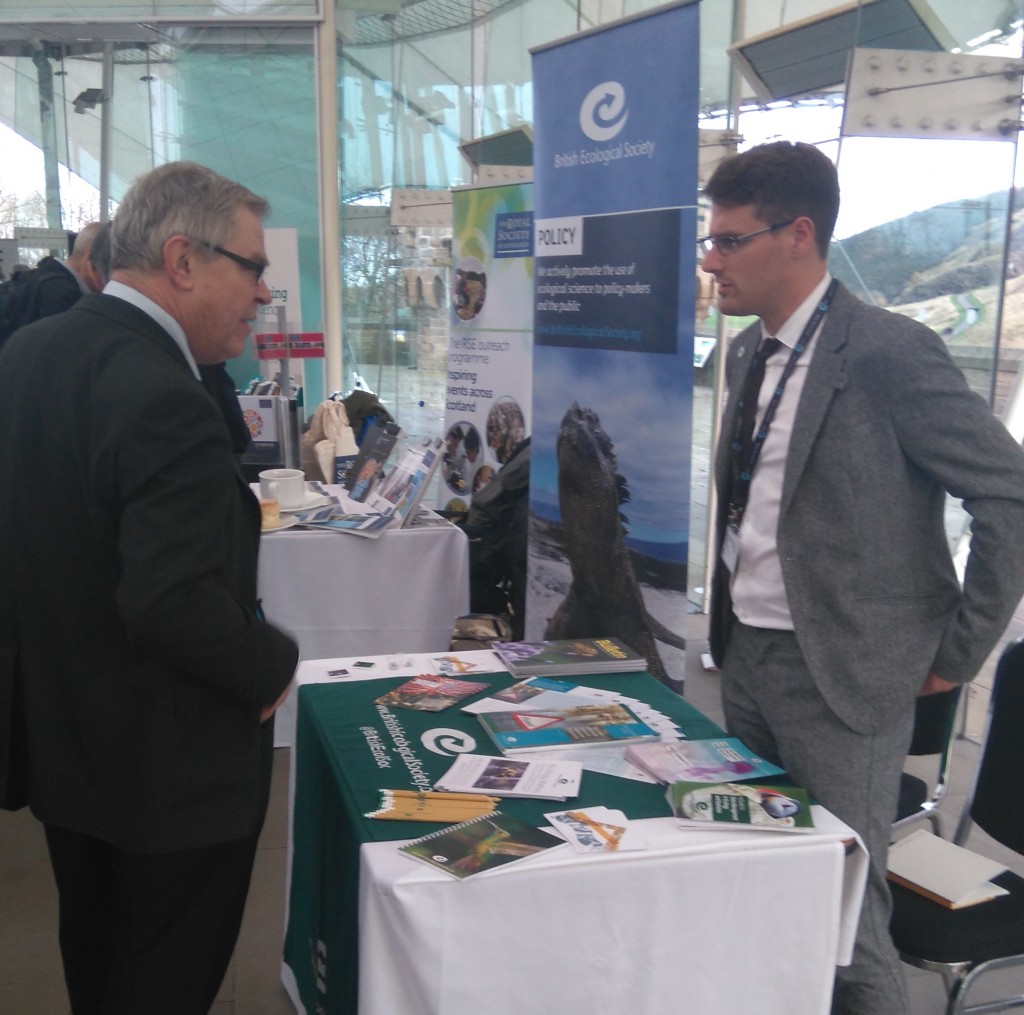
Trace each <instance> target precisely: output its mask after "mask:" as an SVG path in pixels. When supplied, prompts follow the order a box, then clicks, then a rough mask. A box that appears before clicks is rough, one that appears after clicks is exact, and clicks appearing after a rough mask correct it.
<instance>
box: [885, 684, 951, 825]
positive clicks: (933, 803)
mask: <svg viewBox="0 0 1024 1015" xmlns="http://www.w3.org/2000/svg"><path fill="white" fill-rule="evenodd" d="M960 690H961V688H960V687H959V686H957V687H954V688H953V690H951V691H945V692H943V693H942V694H925V695H922V696H921V697H919V698H918V699H917V703H916V705H915V711H914V736H913V739H912V740H911V742H910V750H909V752H908V753H909V754H910V755H912V756H914V757H922V756H924V755H931V754H934V755H938V771H937V772H936V775H935V779H934V781H933V782H931V783H930V784H929V782H927V781H926V780H924V779H922V778H920V777H919V776H917V775H913V774H912V773H910V772H904V773H903V774H902V776H901V777H900V797H899V804H898V806H897V809H896V820H895V822H893V828H894V829H898V828H902V827H904V826H905V825H909V824H912V823H913V822H915V821H919V820H920V819H921V818H927V820H928V821H929V822H930V823H931V826H932V831H933V832H935V834H936V835H941V834H942V823H941V818H940V817H939V811H938V806H939V804H940V803H941V802H942V798H943V797H944V796H945V795H946V789H947V787H948V785H949V765H950V760H951V759H952V756H953V735H954V734H953V731H954V728H955V726H956V716H957V706H958V704H959V702H960Z"/></svg>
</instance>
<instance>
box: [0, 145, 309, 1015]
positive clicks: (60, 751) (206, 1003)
mask: <svg viewBox="0 0 1024 1015" xmlns="http://www.w3.org/2000/svg"><path fill="white" fill-rule="evenodd" d="M266 212H267V204H266V202H265V201H264V200H263V199H262V198H260V197H258V196H257V195H255V194H253V193H252V192H251V191H249V190H247V189H246V188H244V187H242V186H240V185H239V184H237V183H234V182H232V181H230V180H227V179H225V178H224V177H222V176H220V175H218V174H216V173H214V172H212V171H210V170H209V169H206V168H204V167H202V166H199V165H196V164H194V163H187V162H183V163H171V164H169V165H165V166H162V167H160V168H158V169H155V170H153V171H152V172H150V173H148V174H146V175H145V176H142V177H140V178H139V179H138V180H136V181H135V183H134V184H133V185H132V186H131V187H130V188H129V190H128V192H127V193H126V194H125V196H124V198H123V201H122V203H121V206H120V208H119V210H118V214H117V221H116V226H115V228H114V232H113V237H112V257H111V277H110V281H109V282H108V283H107V284H106V286H105V290H104V292H103V293H100V294H88V295H85V296H83V297H82V298H81V299H80V300H79V301H78V302H77V303H76V304H75V305H74V306H73V307H72V308H71V309H70V310H68V311H67V312H66V313H63V314H60V315H56V316H53V317H48V318H45V319H43V320H40V321H37V322H36V323H34V324H31V325H29V326H27V327H25V328H22V329H21V330H20V331H19V332H17V333H16V334H15V335H14V336H13V337H12V338H11V339H10V340H9V342H8V344H7V346H6V347H5V349H4V350H3V352H2V353H0V426H2V427H3V432H4V433H5V434H6V435H7V439H6V440H4V441H3V442H2V443H0V470H3V471H4V472H5V473H6V474H7V475H11V476H18V477H19V478H18V482H17V483H12V484H11V486H10V489H9V491H8V492H7V493H6V494H5V496H4V497H3V498H0V528H2V530H3V531H2V532H0V804H2V805H3V806H5V807H7V808H17V807H19V806H23V805H25V804H27V805H28V806H29V807H30V808H31V810H32V812H33V814H34V815H35V816H36V817H37V818H38V819H39V820H40V821H41V822H42V823H43V825H44V829H45V834H46V841H47V846H48V850H49V856H50V860H51V864H52V867H53V871H54V876H55V880H56V884H57V889H58V893H59V903H60V911H59V920H60V926H59V938H60V946H61V954H62V958H63V962H64V974H65V981H66V984H67V989H68V994H69V997H70V1000H71V1009H72V1012H73V1013H74V1015H137V1013H139V1012H146V1013H147V1015H207V1013H208V1011H209V1008H210V1006H211V1004H212V1003H213V1001H214V998H215V996H216V993H217V990H218V988H219V986H220V983H221V980H222V979H223V976H224V972H225V970H226V968H227V966H228V963H229V960H230V958H231V954H232V951H233V948H234V944H235V940H236V938H237V934H238V929H239V925H240V922H241V917H242V912H243V908H244V905H245V900H246V895H247V892H248V887H249V881H250V876H251V871H252V864H253V859H254V856H255V850H256V844H257V838H258V836H259V833H260V828H261V826H262V822H263V818H264V814H265V810H266V806H267V800H268V794H269V785H270V772H271V761H272V746H273V740H272V732H273V731H272V723H271V722H270V719H271V717H272V716H273V714H274V711H275V710H276V708H277V706H278V705H279V704H280V702H281V701H282V700H283V699H284V696H285V695H286V694H287V692H288V689H289V686H290V682H291V678H292V673H293V671H294V668H295V664H296V661H297V658H298V652H297V648H296V645H295V643H294V642H293V641H292V640H291V638H289V637H288V636H286V635H285V634H284V633H282V632H281V631H279V630H278V629H277V628H275V627H274V626H273V625H272V624H271V623H269V622H268V621H267V619H266V618H265V617H264V616H263V613H262V611H261V609H260V605H259V601H258V600H257V595H256V588H257V582H256V565H257V551H258V546H259V539H260V511H259V507H258V504H257V501H256V498H255V497H254V496H253V495H252V493H251V492H250V490H249V488H248V486H247V485H246V484H245V482H244V481H243V479H242V477H241V475H240V473H239V471H238V468H237V465H236V461H235V458H234V455H233V453H232V448H231V444H230V440H229V436H228V433H227V430H226V429H225V426H224V422H223V418H222V416H221V414H220V412H219V411H218V408H217V406H216V405H215V404H214V402H213V401H212V400H211V399H210V397H209V395H208V394H207V393H206V391H204V389H203V386H202V384H201V383H200V381H199V366H200V365H201V364H209V363H221V362H223V361H224V360H226V359H229V358H231V357H233V356H237V355H238V354H239V353H240V352H241V351H242V350H243V348H244V346H245V341H246V337H247V335H248V333H249V330H250V328H251V325H252V322H253V320H254V319H255V318H256V313H257V308H258V307H259V305H260V304H265V303H267V302H269V300H270V293H269V291H268V290H267V287H266V285H265V283H264V282H263V281H262V274H263V269H264V267H265V265H266V250H265V247H264V239H263V226H262V219H263V218H264V216H265V215H266ZM40 391H46V392H47V394H48V397H47V398H45V399H40V398H39V397H38V393H39V392H40ZM54 404H56V405H60V406H62V407H65V409H66V411H61V412H59V413H54V412H53V410H52V406H53V405H54Z"/></svg>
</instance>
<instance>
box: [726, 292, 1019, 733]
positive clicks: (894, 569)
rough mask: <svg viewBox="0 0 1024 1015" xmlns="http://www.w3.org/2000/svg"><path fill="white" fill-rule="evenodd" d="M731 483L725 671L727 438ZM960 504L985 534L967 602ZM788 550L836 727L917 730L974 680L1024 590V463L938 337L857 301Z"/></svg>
mask: <svg viewBox="0 0 1024 1015" xmlns="http://www.w3.org/2000/svg"><path fill="white" fill-rule="evenodd" d="M759 337H760V325H754V326H753V327H751V328H748V329H747V330H745V331H744V332H743V333H742V334H741V335H739V336H738V337H737V338H736V340H735V341H734V342H733V344H732V346H731V347H730V349H729V354H728V359H727V366H726V372H727V382H728V384H729V388H730V390H731V392H732V396H731V397H730V399H729V402H728V404H727V406H726V409H725V415H724V418H723V424H722V433H725V434H728V433H731V432H732V429H733V426H734V423H735V414H736V397H735V396H736V393H737V392H738V390H739V388H740V387H741V386H742V383H743V377H744V375H745V372H746V369H747V364H748V363H749V361H750V356H751V354H752V352H753V350H754V348H755V347H756V345H757V342H758V339H759ZM715 478H716V484H717V487H718V492H719V509H718V517H717V545H716V562H717V563H716V569H715V580H714V584H713V589H712V617H711V649H712V654H713V656H714V658H715V659H716V661H718V662H719V663H721V661H722V658H723V655H724V651H725V647H726V644H727V641H728V636H729V627H730V625H731V623H732V619H733V618H732V604H731V600H730V596H729V575H728V571H727V570H726V569H725V567H724V566H723V565H722V563H721V555H720V550H721V544H722V537H723V534H724V531H725V522H726V513H727V508H728V501H729V483H730V461H729V447H728V441H723V442H722V443H721V445H720V446H719V449H718V455H717V459H716V463H715ZM946 491H948V492H949V493H950V494H952V495H953V496H955V497H958V498H961V499H962V500H963V502H964V507H965V508H966V510H967V511H968V512H969V513H970V515H971V516H972V520H973V525H972V540H971V554H970V559H969V562H968V565H967V570H966V575H965V580H964V585H963V588H962V589H961V588H960V585H959V583H958V581H957V578H956V574H955V571H954V567H953V563H952V559H951V555H950V551H949V546H948V542H947V538H946V535H945V529H944V522H943V513H944V503H945V492H946ZM778 546H779V555H780V557H781V563H782V573H783V579H784V581H785V585H786V594H787V597H788V600H789V606H790V610H791V613H792V616H793V626H794V631H795V634H796V637H797V640H798V642H799V645H800V648H801V650H802V652H803V655H804V657H805V659H806V662H807V665H808V667H809V669H810V672H811V674H812V675H813V677H814V680H815V682H816V683H817V685H818V687H819V689H820V690H821V692H822V694H823V695H824V697H825V699H826V701H827V702H828V704H829V706H830V707H831V708H832V709H833V710H834V711H835V713H836V715H838V716H839V718H840V719H842V720H843V721H844V722H845V723H847V724H848V725H849V726H851V727H852V728H853V729H857V730H861V731H864V732H867V731H870V730H876V729H880V728H882V727H884V726H885V725H886V724H887V723H888V722H889V721H894V720H896V719H897V718H898V717H901V716H905V715H906V710H907V709H908V708H910V707H911V705H912V703H913V698H914V696H915V694H916V692H917V691H918V689H919V688H920V687H921V684H922V683H923V682H924V679H925V677H926V676H927V675H928V673H929V672H935V673H937V674H939V675H940V676H942V677H945V678H947V679H949V680H956V681H966V680H970V679H972V678H973V677H974V676H975V674H976V673H977V672H978V670H979V669H980V667H981V665H982V663H983V662H984V661H985V659H986V657H987V656H988V654H989V653H990V652H991V650H992V649H993V647H994V646H995V644H996V642H997V641H998V639H999V637H1000V636H1001V635H1002V633H1003V631H1004V629H1005V627H1006V624H1007V622H1008V621H1009V619H1010V616H1011V614H1012V612H1013V610H1014V608H1015V607H1016V606H1017V603H1018V602H1019V600H1020V598H1021V595H1022V593H1024V452H1022V450H1021V448H1020V447H1019V446H1018V445H1017V443H1016V442H1015V441H1014V440H1013V438H1012V437H1010V435H1009V434H1008V432H1007V431H1006V429H1005V427H1004V426H1003V425H1002V424H1001V423H1000V422H999V421H998V420H997V419H995V417H994V416H993V415H992V414H991V412H990V411H989V409H988V407H987V405H986V404H985V402H984V400H983V399H982V398H980V397H979V396H978V395H976V394H974V393H972V392H971V391H970V390H969V388H968V386H967V384H966V382H965V380H964V378H963V375H962V373H961V372H960V370H959V369H958V368H957V367H956V365H955V364H954V363H953V361H952V359H951V358H950V356H949V354H948V352H947V351H946V348H945V346H944V344H943V343H942V341H941V340H940V339H939V337H938V336H937V335H936V334H935V333H934V332H932V331H931V330H930V329H928V328H926V327H924V326H923V325H921V324H919V323H917V322H915V321H912V320H911V319H910V318H908V317H904V316H902V315H900V314H894V313H890V312H888V311H886V310H881V309H879V308H877V307H871V306H868V305H867V304H864V303H861V302H860V301H859V300H857V299H856V298H855V297H854V296H852V295H851V294H850V293H849V292H848V291H847V290H846V289H844V288H843V287H842V286H840V287H839V290H838V292H837V294H836V297H835V300H834V303H833V306H832V309H831V310H830V312H829V314H828V317H827V318H826V320H825V324H824V326H823V328H822V332H821V334H820V335H819V337H818V342H817V346H816V348H815V350H814V355H813V359H812V361H811V364H810V367H809V368H808V372H807V378H806V381H805V385H804V389H803V393H802V395H801V399H800V404H799V407H798V410H797V415H796V419H795V422H794V427H793V434H792V439H791V442H790V448H789V455H788V459H787V464H786V470H785V476H784V480H783V489H782V504H781V513H780V518H779V529H778Z"/></svg>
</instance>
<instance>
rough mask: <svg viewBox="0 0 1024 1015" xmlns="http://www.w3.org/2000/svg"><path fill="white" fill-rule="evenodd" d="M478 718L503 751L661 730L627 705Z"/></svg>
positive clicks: (603, 741)
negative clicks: (639, 716)
mask: <svg viewBox="0 0 1024 1015" xmlns="http://www.w3.org/2000/svg"><path fill="white" fill-rule="evenodd" d="M477 719H478V720H479V721H480V724H481V725H482V726H483V728H484V730H485V731H486V733H487V735H488V736H489V737H490V738H491V739H492V740H493V741H494V743H495V745H496V746H497V748H498V750H500V751H501V752H502V754H518V753H521V752H524V751H543V750H550V749H551V748H566V747H584V746H589V745H592V744H600V745H608V744H627V743H629V742H630V741H633V740H657V739H658V736H659V734H658V732H657V731H656V730H654V729H652V728H651V727H650V726H648V725H647V724H646V723H645V722H643V721H641V720H640V719H639V718H638V716H637V715H636V713H634V712H633V711H632V710H631V709H630V708H628V707H627V706H626V705H623V704H620V703H618V702H608V703H604V704H597V705H578V706H576V707H574V708H552V709H544V710H532V709H517V710H515V711H511V712H482V713H480V714H478V715H477Z"/></svg>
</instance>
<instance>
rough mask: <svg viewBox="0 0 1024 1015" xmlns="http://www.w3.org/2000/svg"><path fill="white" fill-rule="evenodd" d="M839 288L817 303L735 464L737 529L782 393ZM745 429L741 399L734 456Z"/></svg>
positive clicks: (732, 506)
mask: <svg viewBox="0 0 1024 1015" xmlns="http://www.w3.org/2000/svg"><path fill="white" fill-rule="evenodd" d="M838 286H839V282H838V280H837V279H832V282H831V284H830V285H829V287H828V289H827V290H825V295H824V296H823V297H822V298H821V302H820V303H818V305H817V307H815V309H814V313H813V314H812V315H811V319H810V320H809V321H808V322H807V323H806V324H805V325H804V330H803V331H802V332H801V333H800V338H799V339H797V343H796V345H794V346H793V351H792V352H791V353H790V354H789V359H788V360H787V361H786V366H785V367H784V369H783V371H782V377H780V378H779V383H778V384H777V385H776V387H775V391H774V392H773V393H772V398H771V401H770V402H769V403H768V407H767V408H766V409H765V411H764V417H763V418H762V419H761V425H760V426H759V427H757V429H756V431H755V433H754V434H753V439H752V440H751V442H750V449H749V451H748V452H747V460H746V461H745V462H736V473H735V476H734V478H733V484H732V494H731V497H730V500H729V524H730V525H731V526H733V527H735V528H737V529H738V528H739V527H740V523H741V522H742V521H743V514H744V512H745V511H746V509H747V501H748V500H749V499H750V481H751V478H752V477H753V475H754V468H755V467H756V465H757V460H758V458H760V457H761V449H762V448H763V447H764V441H765V438H766V437H767V436H768V428H769V427H770V426H771V424H772V420H773V419H774V418H775V411H776V410H777V409H778V407H779V402H780V401H781V400H782V392H783V390H784V389H785V387H786V381H788V380H789V378H790V377H791V376H792V373H793V371H794V370H795V369H796V364H797V361H798V360H799V359H800V357H801V355H803V351H804V349H806V348H807V346H808V344H809V343H810V341H811V339H812V338H813V337H814V333H815V332H816V331H817V330H818V327H819V325H820V324H821V322H822V321H823V320H824V318H825V315H826V314H827V313H828V308H829V306H830V305H831V303H832V300H833V298H834V297H835V294H836V289H837V288H838ZM753 367H754V363H753V360H751V363H750V369H753ZM753 397H754V398H755V399H756V398H757V392H754V393H753ZM742 426H743V400H742V397H741V399H740V402H739V404H738V405H737V406H736V426H735V428H734V430H733V438H732V451H733V456H734V457H735V456H737V455H738V454H739V452H740V450H741V443H742V437H743V434H742V433H741V432H740V430H741V428H742Z"/></svg>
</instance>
